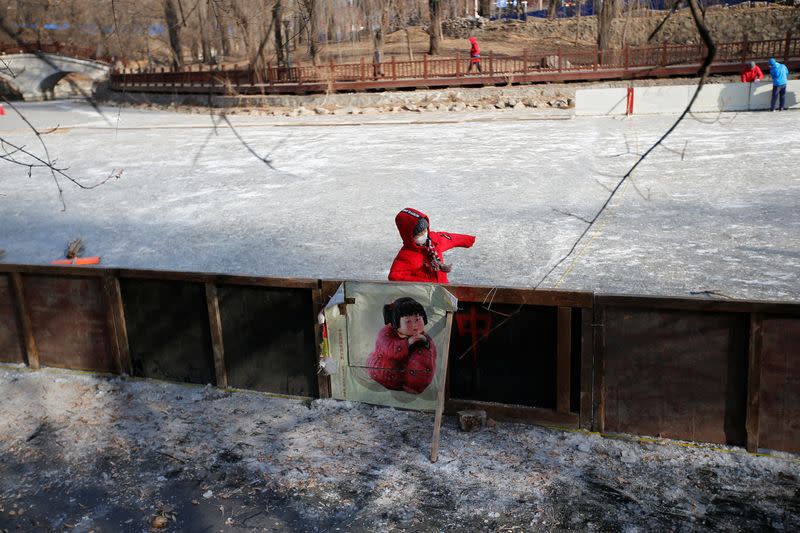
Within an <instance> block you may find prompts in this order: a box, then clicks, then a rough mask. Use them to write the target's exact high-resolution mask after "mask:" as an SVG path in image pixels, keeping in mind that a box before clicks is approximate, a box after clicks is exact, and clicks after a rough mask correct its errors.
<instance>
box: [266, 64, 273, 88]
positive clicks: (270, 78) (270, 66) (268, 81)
mask: <svg viewBox="0 0 800 533" xmlns="http://www.w3.org/2000/svg"><path fill="white" fill-rule="evenodd" d="M272 81H273V80H272V65H270V64H269V63H267V83H269V84H270V86H272Z"/></svg>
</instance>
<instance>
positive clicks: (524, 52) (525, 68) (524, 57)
mask: <svg viewBox="0 0 800 533" xmlns="http://www.w3.org/2000/svg"><path fill="white" fill-rule="evenodd" d="M522 74H523V75H527V74H528V49H527V48H523V49H522Z"/></svg>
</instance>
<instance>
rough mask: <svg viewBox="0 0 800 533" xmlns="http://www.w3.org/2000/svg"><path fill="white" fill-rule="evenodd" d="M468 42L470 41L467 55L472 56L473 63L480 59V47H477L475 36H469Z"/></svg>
mask: <svg viewBox="0 0 800 533" xmlns="http://www.w3.org/2000/svg"><path fill="white" fill-rule="evenodd" d="M469 42H470V43H472V44H471V46H470V47H469V57H471V58H472V62H473V63H477V62H479V61H480V60H481V49H480V48H479V47H478V41H477V39H475V37H470V38H469Z"/></svg>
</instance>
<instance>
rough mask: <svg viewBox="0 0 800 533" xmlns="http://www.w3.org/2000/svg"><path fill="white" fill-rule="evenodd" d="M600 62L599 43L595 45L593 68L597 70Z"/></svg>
mask: <svg viewBox="0 0 800 533" xmlns="http://www.w3.org/2000/svg"><path fill="white" fill-rule="evenodd" d="M599 64H600V48H598V46H597V45H594V68H593V69H592V70H597V66H598V65H599Z"/></svg>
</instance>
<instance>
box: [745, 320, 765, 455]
mask: <svg viewBox="0 0 800 533" xmlns="http://www.w3.org/2000/svg"><path fill="white" fill-rule="evenodd" d="M763 322H764V317H763V315H761V314H758V313H753V314H752V315H750V347H749V351H748V357H747V417H746V421H745V428H746V431H747V451H748V452H753V453H755V452H757V451H758V430H759V428H758V409H759V397H760V392H761V349H762V325H763Z"/></svg>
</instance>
